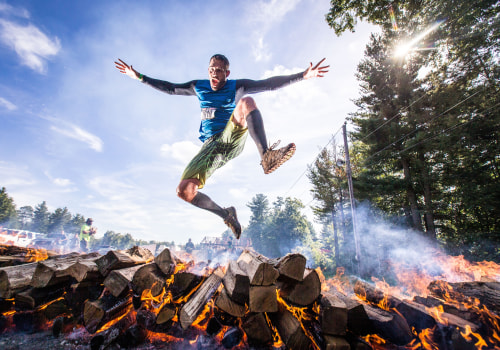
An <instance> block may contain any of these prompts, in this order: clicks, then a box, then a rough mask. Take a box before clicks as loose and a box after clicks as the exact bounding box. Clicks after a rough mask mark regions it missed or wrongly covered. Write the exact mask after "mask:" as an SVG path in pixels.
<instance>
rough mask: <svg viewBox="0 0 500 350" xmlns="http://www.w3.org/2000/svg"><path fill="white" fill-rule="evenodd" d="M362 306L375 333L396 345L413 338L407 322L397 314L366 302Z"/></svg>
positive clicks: (403, 343)
mask: <svg viewBox="0 0 500 350" xmlns="http://www.w3.org/2000/svg"><path fill="white" fill-rule="evenodd" d="M364 308H365V310H366V313H367V314H368V317H369V318H370V320H371V321H372V323H373V326H374V327H375V329H376V331H377V334H380V335H381V336H382V337H383V338H385V339H388V340H389V341H390V342H391V343H393V344H396V345H405V344H407V343H409V342H410V341H411V340H412V339H413V334H412V332H411V329H410V327H409V326H408V323H406V320H405V319H404V318H403V317H402V316H400V315H399V314H397V313H390V312H388V311H385V310H382V309H379V308H377V307H373V306H370V305H368V304H367V305H364Z"/></svg>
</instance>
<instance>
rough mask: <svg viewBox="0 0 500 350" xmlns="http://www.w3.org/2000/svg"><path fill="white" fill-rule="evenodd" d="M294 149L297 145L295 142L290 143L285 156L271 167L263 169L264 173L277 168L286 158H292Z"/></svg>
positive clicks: (269, 172)
mask: <svg viewBox="0 0 500 350" xmlns="http://www.w3.org/2000/svg"><path fill="white" fill-rule="evenodd" d="M296 149H297V147H296V146H295V143H292V146H291V147H290V149H289V150H288V152H286V154H285V156H284V157H283V158H281V159H280V161H279V162H278V163H276V164H275V165H274V166H273V167H272V168H269V169H268V170H267V171H264V174H266V175H267V174H271V173H272V172H273V171H275V170H276V169H278V168H279V167H280V166H281V165H282V164H283V163H285V162H286V161H287V160H288V159H290V158H292V156H293V155H294V154H295V150H296Z"/></svg>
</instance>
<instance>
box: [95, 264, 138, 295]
mask: <svg viewBox="0 0 500 350" xmlns="http://www.w3.org/2000/svg"><path fill="white" fill-rule="evenodd" d="M141 266H142V265H136V266H132V267H127V268H124V269H119V270H113V271H111V272H110V273H109V275H108V276H107V277H106V279H105V280H104V286H106V288H107V289H108V290H109V292H110V293H111V294H113V296H114V297H116V298H118V297H119V296H120V295H122V294H124V293H125V292H128V291H129V290H130V283H131V282H132V278H134V274H135V273H136V272H137V270H139V269H140V268H141Z"/></svg>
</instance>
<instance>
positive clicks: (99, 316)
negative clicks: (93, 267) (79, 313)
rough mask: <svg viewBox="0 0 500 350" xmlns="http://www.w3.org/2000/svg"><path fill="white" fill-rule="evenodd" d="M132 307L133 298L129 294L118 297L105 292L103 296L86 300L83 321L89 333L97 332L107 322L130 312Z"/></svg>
mask: <svg viewBox="0 0 500 350" xmlns="http://www.w3.org/2000/svg"><path fill="white" fill-rule="evenodd" d="M131 309H132V298H131V296H130V295H127V296H125V297H123V298H116V297H114V296H113V295H112V294H110V293H104V295H103V296H101V298H99V299H97V300H95V301H90V300H87V301H86V302H85V306H84V309H83V323H84V325H85V328H86V329H87V331H88V332H89V333H95V332H96V331H97V330H99V328H101V327H102V326H103V325H104V324H106V323H107V322H109V321H111V320H113V319H115V318H117V317H120V316H122V315H124V314H126V313H128V312H129V311H130V310H131Z"/></svg>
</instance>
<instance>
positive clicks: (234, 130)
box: [181, 116, 248, 188]
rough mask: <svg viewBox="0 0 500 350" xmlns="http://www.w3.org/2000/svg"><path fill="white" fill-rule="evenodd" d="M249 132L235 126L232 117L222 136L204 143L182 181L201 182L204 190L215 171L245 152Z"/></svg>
mask: <svg viewBox="0 0 500 350" xmlns="http://www.w3.org/2000/svg"><path fill="white" fill-rule="evenodd" d="M247 130H248V129H247V128H243V127H241V126H238V125H235V124H234V122H233V117H232V116H231V119H229V121H228V122H227V125H226V127H225V128H224V130H223V131H222V132H221V133H220V134H217V135H214V136H212V137H211V138H209V139H208V140H206V141H205V142H204V143H203V146H202V147H201V149H200V151H199V152H198V154H197V155H196V156H195V157H194V158H193V159H192V160H191V161H190V162H189V164H188V165H187V167H186V169H185V170H184V173H183V174H182V177H181V179H182V180H186V179H197V180H198V181H200V185H199V186H198V187H199V188H203V186H205V182H206V181H207V179H208V178H209V177H210V176H211V175H212V174H213V173H214V171H215V170H217V169H219V168H220V167H222V166H223V165H224V164H226V163H227V162H228V161H230V160H231V159H233V158H236V157H237V156H238V155H239V154H240V153H241V152H243V149H244V148H245V141H246V139H247V134H248V133H247Z"/></svg>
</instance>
